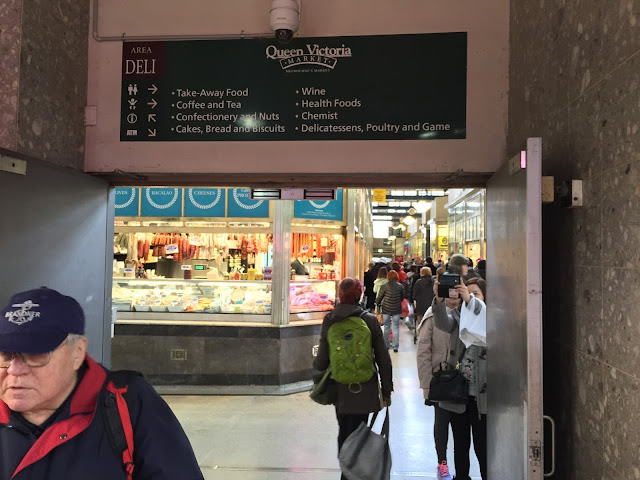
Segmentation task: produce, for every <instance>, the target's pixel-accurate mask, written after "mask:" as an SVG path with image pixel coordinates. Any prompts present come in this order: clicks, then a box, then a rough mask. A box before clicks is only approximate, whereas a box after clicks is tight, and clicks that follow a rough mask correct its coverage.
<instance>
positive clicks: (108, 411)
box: [98, 370, 142, 480]
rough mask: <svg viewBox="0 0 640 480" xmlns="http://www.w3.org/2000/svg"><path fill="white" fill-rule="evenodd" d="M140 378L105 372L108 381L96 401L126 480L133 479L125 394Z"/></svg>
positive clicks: (127, 372)
mask: <svg viewBox="0 0 640 480" xmlns="http://www.w3.org/2000/svg"><path fill="white" fill-rule="evenodd" d="M141 376H142V374H141V373H140V372H136V371H133V370H118V371H115V372H108V373H107V380H106V381H105V383H104V386H103V388H102V391H101V392H100V396H99V398H98V407H99V408H100V411H101V413H102V420H103V422H104V428H105V431H106V432H107V437H108V439H109V444H110V445H111V448H112V449H113V452H114V454H115V455H116V457H117V458H118V459H119V460H120V461H122V466H123V469H124V470H125V472H126V473H127V479H128V480H131V479H132V478H133V469H134V464H133V448H134V445H133V427H132V425H131V417H130V415H129V406H128V404H127V398H128V397H129V395H127V392H128V390H129V386H130V385H131V384H132V383H133V382H134V381H135V379H136V378H138V377H141Z"/></svg>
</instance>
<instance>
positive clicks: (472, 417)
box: [450, 397, 487, 480]
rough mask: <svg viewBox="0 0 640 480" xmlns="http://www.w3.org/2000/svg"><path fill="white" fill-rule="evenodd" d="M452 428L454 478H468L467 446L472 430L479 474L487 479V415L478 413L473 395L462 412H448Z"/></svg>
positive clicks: (468, 446)
mask: <svg viewBox="0 0 640 480" xmlns="http://www.w3.org/2000/svg"><path fill="white" fill-rule="evenodd" d="M450 416H451V430H453V453H454V460H455V464H456V479H457V480H468V479H469V448H471V433H472V432H473V448H474V450H475V452H476V457H478V463H479V464H480V475H482V479H483V480H487V416H486V415H478V405H477V404H476V399H475V397H470V398H469V402H468V403H467V409H466V411H465V412H464V413H453V412H450Z"/></svg>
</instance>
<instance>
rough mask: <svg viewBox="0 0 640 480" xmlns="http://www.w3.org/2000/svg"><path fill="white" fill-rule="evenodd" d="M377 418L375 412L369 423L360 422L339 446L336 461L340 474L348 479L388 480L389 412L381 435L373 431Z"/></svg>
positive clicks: (389, 462)
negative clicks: (338, 462) (340, 446)
mask: <svg viewBox="0 0 640 480" xmlns="http://www.w3.org/2000/svg"><path fill="white" fill-rule="evenodd" d="M377 416H378V412H376V413H374V414H373V416H372V418H371V421H370V422H369V424H368V425H367V424H365V423H364V422H362V423H361V424H360V426H359V427H358V428H357V429H356V430H355V431H354V432H353V433H352V434H351V435H349V436H348V437H347V439H346V440H345V441H344V443H343V444H342V448H341V449H340V453H339V454H338V460H339V461H340V468H341V469H342V473H343V474H344V476H345V477H347V478H348V479H349V480H389V479H390V478H391V449H390V448H389V409H388V408H386V409H385V419H384V423H383V424H382V429H381V431H380V433H379V434H378V433H375V432H374V431H373V430H372V428H373V425H374V423H375V421H376V418H377Z"/></svg>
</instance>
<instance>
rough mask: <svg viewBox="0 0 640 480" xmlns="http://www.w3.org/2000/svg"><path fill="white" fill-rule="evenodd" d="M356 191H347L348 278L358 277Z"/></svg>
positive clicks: (346, 249) (346, 252) (346, 248)
mask: <svg viewBox="0 0 640 480" xmlns="http://www.w3.org/2000/svg"><path fill="white" fill-rule="evenodd" d="M355 194H356V192H355V190H353V189H351V188H350V189H348V190H346V191H345V197H344V198H345V202H347V235H346V238H345V240H346V245H345V254H346V256H347V277H355V276H356V198H355Z"/></svg>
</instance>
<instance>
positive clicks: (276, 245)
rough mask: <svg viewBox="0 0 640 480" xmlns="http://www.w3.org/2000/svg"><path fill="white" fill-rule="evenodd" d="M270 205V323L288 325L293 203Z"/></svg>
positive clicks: (276, 201) (274, 202)
mask: <svg viewBox="0 0 640 480" xmlns="http://www.w3.org/2000/svg"><path fill="white" fill-rule="evenodd" d="M271 203H272V205H273V207H272V208H273V275H272V277H271V285H272V290H271V323H272V324H273V325H288V324H289V282H290V280H291V222H292V220H293V202H292V201H290V200H275V201H273V202H271Z"/></svg>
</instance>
